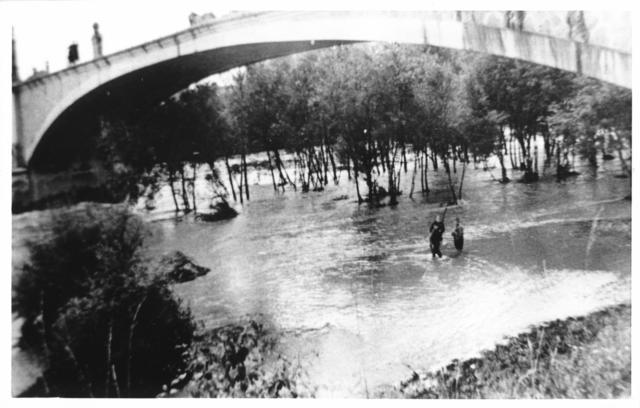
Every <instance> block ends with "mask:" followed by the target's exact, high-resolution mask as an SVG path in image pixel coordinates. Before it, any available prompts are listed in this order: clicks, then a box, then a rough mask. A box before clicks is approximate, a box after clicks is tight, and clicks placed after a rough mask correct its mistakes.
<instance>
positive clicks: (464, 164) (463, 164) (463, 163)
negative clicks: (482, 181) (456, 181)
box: [458, 160, 467, 199]
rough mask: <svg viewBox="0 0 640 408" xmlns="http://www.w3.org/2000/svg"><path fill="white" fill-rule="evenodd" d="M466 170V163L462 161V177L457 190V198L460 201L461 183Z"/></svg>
mask: <svg viewBox="0 0 640 408" xmlns="http://www.w3.org/2000/svg"><path fill="white" fill-rule="evenodd" d="M466 170H467V161H466V160H463V161H462V175H461V176H460V188H459V189H458V198H459V199H462V183H463V182H464V173H465V172H466Z"/></svg>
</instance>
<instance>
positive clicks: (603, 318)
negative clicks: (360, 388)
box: [380, 304, 631, 399]
mask: <svg viewBox="0 0 640 408" xmlns="http://www.w3.org/2000/svg"><path fill="white" fill-rule="evenodd" d="M630 395H631V305H630V304H620V305H617V306H611V307H608V308H605V309H602V310H600V311H598V312H595V313H591V314H589V315H587V316H584V317H571V318H568V319H565V320H555V321H551V322H548V323H545V324H542V325H539V326H537V327H534V328H533V329H531V330H530V331H529V332H528V333H522V334H520V335H518V336H516V337H511V338H508V339H507V342H506V343H505V344H500V345H497V346H496V348H495V349H494V350H491V351H484V352H482V353H481V357H479V358H472V359H468V360H465V361H462V362H460V361H458V360H453V361H452V362H451V363H450V364H449V365H447V366H446V367H443V368H441V369H439V370H437V371H429V372H422V373H418V372H414V374H413V376H412V377H411V378H410V379H408V380H407V381H404V382H402V383H401V384H400V386H399V387H398V388H397V389H396V390H394V391H392V392H387V393H384V395H380V397H399V398H403V397H406V398H461V399H466V398H491V399H493V398H500V399H502V398H624V397H629V396H630Z"/></svg>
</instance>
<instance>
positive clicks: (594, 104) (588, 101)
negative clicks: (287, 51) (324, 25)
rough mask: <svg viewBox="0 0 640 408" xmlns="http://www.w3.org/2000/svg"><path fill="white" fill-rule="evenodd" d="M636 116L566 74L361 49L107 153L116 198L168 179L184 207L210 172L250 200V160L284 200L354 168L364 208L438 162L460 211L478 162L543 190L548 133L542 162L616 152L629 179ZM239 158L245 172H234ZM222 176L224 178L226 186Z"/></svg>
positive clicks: (124, 138) (173, 106)
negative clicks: (261, 156)
mask: <svg viewBox="0 0 640 408" xmlns="http://www.w3.org/2000/svg"><path fill="white" fill-rule="evenodd" d="M630 115H631V93H630V92H628V91H625V90H620V89H617V88H615V87H613V86H609V85H605V84H602V83H599V82H597V81H593V80H587V79H584V78H577V77H575V76H574V75H573V74H570V73H566V72H562V71H558V70H555V69H551V68H547V67H542V66H536V65H532V64H528V63H524V62H519V61H514V60H507V59H501V58H497V57H489V56H487V57H480V56H478V55H472V54H465V53H456V52H452V51H445V50H437V49H430V48H425V47H418V46H400V45H395V44H390V45H380V44H377V45H359V46H348V47H334V48H331V49H326V50H322V51H316V52H313V53H306V54H302V55H297V56H292V57H287V58H282V59H278V60H273V61H269V62H265V63H260V64H255V65H252V66H249V67H247V69H246V70H245V71H243V72H242V73H241V74H238V75H236V77H235V78H234V80H233V84H232V85H231V86H229V87H227V88H224V89H219V88H218V87H216V85H214V84H209V85H199V86H197V87H192V88H190V89H189V90H186V91H184V92H182V93H180V94H179V95H178V96H174V97H173V98H171V99H169V100H167V101H165V102H163V103H162V104H160V105H159V106H157V107H156V108H155V109H154V110H153V111H151V112H148V113H147V114H145V115H138V117H137V118H136V120H135V121H122V120H120V121H112V120H108V119H107V120H105V126H104V129H105V131H104V132H103V139H102V140H103V143H102V145H103V149H102V151H103V152H104V154H105V157H106V160H105V162H107V163H114V166H113V169H115V171H114V172H115V173H116V174H117V177H114V178H113V180H114V181H115V180H117V185H115V186H114V187H115V188H119V189H120V190H122V191H127V192H128V193H129V197H130V198H132V199H135V198H137V197H138V196H139V195H140V194H153V193H154V192H156V191H157V188H158V186H159V185H160V183H161V182H167V183H168V184H169V186H170V187H171V191H172V193H173V199H174V204H175V207H176V210H183V211H191V210H196V209H197V208H196V194H195V191H196V188H195V184H196V180H197V175H198V174H199V172H198V169H199V167H200V166H203V165H204V166H206V167H207V172H206V178H207V181H208V182H209V183H210V186H211V191H212V199H220V200H223V201H224V200H226V199H227V197H228V196H229V195H231V196H232V197H233V199H234V200H240V201H243V200H245V199H246V200H248V199H249V198H250V191H249V182H248V170H247V167H248V166H247V159H246V157H247V155H248V154H250V153H255V152H266V155H267V160H266V162H265V163H264V164H265V165H266V167H268V170H269V173H270V175H271V181H272V184H273V188H274V190H276V191H285V190H286V188H287V187H289V188H291V189H293V190H298V189H301V190H302V191H309V190H311V189H313V190H322V189H323V188H324V186H325V185H327V184H328V183H329V182H330V181H332V182H334V183H338V181H339V179H340V177H339V174H340V171H341V170H346V172H347V174H348V177H349V179H351V180H353V182H354V185H355V189H356V195H357V197H358V200H359V201H360V202H369V203H377V202H379V200H380V198H381V197H384V196H387V195H388V196H389V202H390V204H395V203H397V197H398V196H399V195H400V194H401V193H402V192H401V191H400V181H401V177H402V174H403V173H404V174H408V173H409V162H410V161H413V171H412V173H411V175H410V176H409V177H411V191H410V192H409V195H410V196H412V195H413V194H414V192H415V191H416V190H417V188H416V183H417V178H418V174H419V180H420V190H419V191H420V192H421V193H428V192H429V180H428V177H427V176H428V174H427V173H428V163H429V162H431V165H432V167H433V170H434V171H437V170H438V163H441V164H442V166H443V167H444V170H445V173H446V175H447V180H448V186H449V190H450V194H451V202H454V203H455V202H456V201H457V199H459V197H460V195H461V193H462V185H463V180H464V174H465V170H466V166H467V164H468V163H470V162H471V159H473V161H474V162H478V161H483V160H486V159H487V158H488V157H489V156H491V155H494V154H495V155H496V156H497V157H498V159H499V163H500V165H501V168H502V176H501V181H503V182H506V181H508V177H507V170H506V169H507V165H506V163H505V162H506V161H507V156H508V160H509V161H510V162H511V167H512V168H516V169H519V170H522V171H523V179H524V180H525V181H535V180H536V179H537V177H538V163H537V162H538V152H537V143H536V140H537V138H538V137H539V136H541V137H542V139H543V140H544V153H545V163H547V164H548V163H550V161H551V160H552V158H555V160H556V161H557V163H558V172H559V174H560V173H561V170H566V158H567V155H568V153H569V152H575V151H576V150H577V151H578V153H579V154H581V155H582V156H583V157H585V158H588V159H589V160H590V161H591V162H592V164H594V165H595V164H596V161H594V157H595V156H594V154H595V153H594V152H595V151H597V150H598V149H600V150H602V149H605V146H610V147H613V148H614V150H616V151H617V152H618V155H619V157H620V160H621V162H622V163H623V166H624V169H625V171H626V172H629V171H630V170H629V169H628V165H627V164H626V158H625V157H624V153H623V151H624V150H625V149H626V148H630V134H631V133H630V130H631V120H630V118H631V116H630ZM605 139H609V142H608V143H605ZM283 152H287V153H289V155H288V157H289V161H288V160H287V159H285V158H284V157H283V155H282V153H283ZM604 153H607V152H604ZM607 154H608V153H607ZM605 156H606V155H605ZM231 157H239V164H235V165H230V158H231ZM216 165H219V166H222V167H224V168H225V172H226V174H227V177H226V178H225V180H224V181H223V178H222V177H221V174H220V170H219V169H218V167H216ZM460 165H461V166H462V172H461V174H460V177H459V179H458V170H457V167H458V166H460ZM362 184H364V187H366V190H365V189H364V187H363V186H362ZM140 187H142V188H140Z"/></svg>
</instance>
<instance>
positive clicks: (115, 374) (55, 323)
mask: <svg viewBox="0 0 640 408" xmlns="http://www.w3.org/2000/svg"><path fill="white" fill-rule="evenodd" d="M53 224H54V225H53V229H52V234H51V238H50V239H46V240H44V241H42V242H31V243H29V244H28V247H29V251H30V261H29V262H28V263H27V264H26V265H25V266H24V268H23V271H22V273H21V274H20V275H19V278H18V279H17V280H16V281H15V282H14V288H13V291H14V294H13V312H14V313H15V314H17V316H18V317H20V318H22V319H23V320H24V324H23V325H22V336H21V338H20V346H21V347H22V348H23V349H26V350H28V351H29V352H31V353H33V354H34V355H35V356H37V357H38V358H39V359H40V361H41V366H43V367H44V372H43V374H42V377H41V378H40V381H39V382H38V384H37V387H36V388H35V389H33V390H31V391H29V392H28V393H27V395H34V394H35V395H38V396H63V397H150V396H154V395H156V394H157V391H158V390H159V389H160V387H161V386H162V384H164V383H166V382H167V381H169V380H170V379H171V378H172V376H173V374H174V373H175V372H176V371H177V370H179V369H181V368H182V367H183V366H184V364H185V362H184V357H183V353H184V352H185V351H186V350H188V347H189V346H190V344H191V341H192V339H193V334H194V330H195V328H196V326H195V323H194V322H193V318H192V316H191V313H190V311H189V310H188V309H186V308H184V307H183V306H182V305H181V304H180V301H179V300H178V299H176V298H175V297H174V295H173V293H172V291H171V288H170V280H169V278H168V277H167V276H163V275H159V274H154V273H151V272H152V271H150V270H148V267H147V262H146V260H144V259H143V258H142V255H141V248H142V245H143V242H144V239H145V236H146V232H145V231H146V230H145V228H144V224H143V222H142V221H141V220H140V219H139V218H137V217H136V216H134V215H132V214H131V213H129V212H128V211H127V210H126V209H123V208H89V209H88V210H87V211H86V212H76V213H65V214H62V215H60V216H59V217H58V218H57V219H56V220H55V221H54V223H53Z"/></svg>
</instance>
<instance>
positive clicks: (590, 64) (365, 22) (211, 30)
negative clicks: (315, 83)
mask: <svg viewBox="0 0 640 408" xmlns="http://www.w3.org/2000/svg"><path fill="white" fill-rule="evenodd" d="M370 41H381V42H396V43H408V44H427V45H430V46H435V47H444V48H450V49H456V50H470V51H476V52H481V53H487V54H493V55H497V56H502V57H508V58H515V59H519V60H524V61H529V62H532V63H536V64H542V65H546V66H550V67H554V68H558V69H562V70H566V71H571V72H577V73H580V74H583V75H587V76H590V77H593V78H597V79H600V80H603V81H606V82H610V83H613V84H616V85H619V86H622V87H627V88H630V87H631V77H632V75H631V55H630V54H629V53H625V52H622V51H618V50H613V49H609V48H605V47H599V46H594V45H588V44H584V43H579V42H575V41H571V40H568V39H562V38H556V37H552V36H548V35H542V34H537V33H534V32H527V31H516V30H512V29H506V28H499V27H491V26H487V25H481V24H476V23H474V22H461V21H457V20H456V19H454V18H451V19H444V18H442V17H441V16H440V17H437V16H435V15H434V13H430V12H404V11H403V12H390V11H389V12H382V11H364V12H363V11H357V12H355V11H299V12H260V13H253V14H244V15H239V16H235V17H234V16H232V17H228V18H223V19H219V20H214V21H213V22H210V23H207V24H202V25H198V26H194V27H191V28H189V29H186V30H183V31H180V32H177V33H173V34H171V35H168V36H165V37H162V38H158V39H156V40H153V41H150V42H146V43H144V44H140V45H137V46H134V47H131V48H128V49H125V50H122V51H119V52H116V53H113V54H111V55H106V56H104V57H101V58H98V59H95V60H92V61H88V62H84V63H81V64H77V65H74V66H70V67H68V68H66V69H63V70H61V71H58V72H54V73H51V74H48V75H46V76H43V77H40V78H36V79H33V80H28V81H25V82H19V83H15V84H14V85H13V102H14V104H13V112H14V126H13V140H14V144H16V146H19V147H20V151H19V152H18V155H19V156H21V159H22V162H23V163H25V164H26V166H27V167H28V168H31V169H36V170H37V171H45V170H51V171H53V170H55V168H56V166H60V165H61V164H64V163H66V162H68V161H69V160H71V158H72V157H73V155H74V154H75V155H78V154H81V155H84V154H87V152H90V149H91V146H90V144H91V142H90V139H91V138H90V137H88V135H91V134H96V132H99V125H98V121H97V118H98V117H99V115H100V113H101V112H103V111H105V110H110V109H123V108H124V109H125V110H127V109H128V110H129V111H130V112H131V111H132V110H135V109H136V108H139V107H143V106H146V104H150V103H154V102H157V101H159V100H161V99H163V98H166V97H167V96H169V95H171V94H173V93H175V92H177V91H179V90H180V89H183V88H185V87H187V86H188V85H189V84H191V83H194V82H196V81H198V80H200V79H202V78H205V77H207V76H210V75H212V74H215V73H220V72H224V71H227V70H229V69H231V68H234V67H238V66H243V65H247V64H251V63H254V62H258V61H262V60H266V59H270V58H275V57H280V56H284V55H288V54H294V53H298V52H303V51H309V50H313V49H318V48H323V47H329V46H333V45H338V44H350V43H357V42H370ZM15 167H16V166H15V164H14V168H15ZM38 169H40V170H38Z"/></svg>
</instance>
